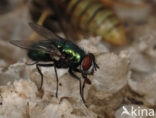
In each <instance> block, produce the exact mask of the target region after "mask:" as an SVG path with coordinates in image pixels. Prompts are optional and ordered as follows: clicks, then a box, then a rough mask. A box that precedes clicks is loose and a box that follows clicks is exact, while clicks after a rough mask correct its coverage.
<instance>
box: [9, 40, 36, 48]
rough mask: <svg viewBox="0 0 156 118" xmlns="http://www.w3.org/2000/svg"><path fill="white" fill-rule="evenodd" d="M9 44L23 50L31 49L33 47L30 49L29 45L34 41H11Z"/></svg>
mask: <svg viewBox="0 0 156 118" xmlns="http://www.w3.org/2000/svg"><path fill="white" fill-rule="evenodd" d="M10 43H11V44H13V45H15V46H17V47H20V48H23V49H33V47H31V44H33V43H35V41H34V40H11V41H10Z"/></svg>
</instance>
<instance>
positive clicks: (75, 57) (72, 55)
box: [56, 41, 85, 64]
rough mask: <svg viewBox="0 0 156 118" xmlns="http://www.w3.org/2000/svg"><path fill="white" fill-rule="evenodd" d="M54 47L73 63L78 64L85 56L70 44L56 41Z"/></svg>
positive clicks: (79, 49) (75, 46)
mask: <svg viewBox="0 0 156 118" xmlns="http://www.w3.org/2000/svg"><path fill="white" fill-rule="evenodd" d="M56 45H57V48H58V49H60V50H61V52H62V53H64V54H65V55H66V56H67V57H68V59H69V60H71V61H72V62H74V63H77V64H79V63H80V62H81V61H82V59H83V57H84V56H85V52H84V51H83V50H82V49H81V48H79V47H78V46H77V45H75V44H73V43H72V42H63V41H57V42H56Z"/></svg>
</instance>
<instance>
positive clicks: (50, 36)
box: [29, 23, 65, 41]
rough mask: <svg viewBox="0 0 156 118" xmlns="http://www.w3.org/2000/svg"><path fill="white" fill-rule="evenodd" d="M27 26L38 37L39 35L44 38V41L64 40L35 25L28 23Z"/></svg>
mask: <svg viewBox="0 0 156 118" xmlns="http://www.w3.org/2000/svg"><path fill="white" fill-rule="evenodd" d="M29 26H30V27H31V28H32V29H33V30H34V31H35V32H37V33H38V34H39V35H41V36H42V37H44V38H46V39H51V40H54V41H56V40H58V39H59V40H65V39H63V38H62V37H60V36H58V35H57V34H56V33H54V32H52V31H50V30H48V29H46V28H44V27H42V26H40V25H38V24H36V23H29Z"/></svg>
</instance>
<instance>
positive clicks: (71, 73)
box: [69, 68, 86, 105]
mask: <svg viewBox="0 0 156 118" xmlns="http://www.w3.org/2000/svg"><path fill="white" fill-rule="evenodd" d="M69 73H70V75H71V76H72V77H74V78H75V79H77V80H79V87H80V96H81V98H82V101H83V103H84V104H85V105H86V102H85V99H84V95H83V92H82V87H81V86H82V85H81V79H80V78H79V77H78V76H77V75H75V74H74V73H73V71H72V69H71V68H69Z"/></svg>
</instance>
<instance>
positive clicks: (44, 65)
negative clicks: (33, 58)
mask: <svg viewBox="0 0 156 118" xmlns="http://www.w3.org/2000/svg"><path fill="white" fill-rule="evenodd" d="M39 66H40V67H52V66H54V71H55V76H56V84H57V85H56V97H58V75H57V70H56V66H55V65H54V64H36V68H37V70H38V72H39V74H40V75H41V85H40V88H39V90H41V89H42V85H43V74H42V72H41V70H40V68H39Z"/></svg>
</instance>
